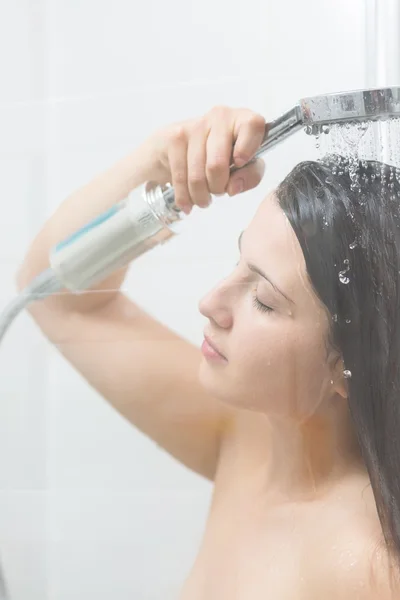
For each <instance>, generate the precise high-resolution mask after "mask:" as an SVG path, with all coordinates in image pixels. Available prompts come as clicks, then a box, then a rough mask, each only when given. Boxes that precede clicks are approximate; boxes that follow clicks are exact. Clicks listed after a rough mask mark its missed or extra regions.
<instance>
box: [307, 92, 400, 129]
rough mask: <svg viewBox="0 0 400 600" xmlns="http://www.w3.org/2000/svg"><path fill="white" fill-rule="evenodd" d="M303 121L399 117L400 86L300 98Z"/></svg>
mask: <svg viewBox="0 0 400 600" xmlns="http://www.w3.org/2000/svg"><path fill="white" fill-rule="evenodd" d="M299 104H300V110H301V115H302V120H303V124H304V125H328V124H330V125H332V124H334V123H343V122H344V121H346V122H355V121H377V120H386V119H390V118H393V117H396V116H397V117H400V87H391V88H382V89H371V90H356V91H353V92H343V93H339V94H326V95H324V96H314V97H312V98H303V99H302V100H300V103H299Z"/></svg>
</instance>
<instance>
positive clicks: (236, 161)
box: [234, 157, 247, 167]
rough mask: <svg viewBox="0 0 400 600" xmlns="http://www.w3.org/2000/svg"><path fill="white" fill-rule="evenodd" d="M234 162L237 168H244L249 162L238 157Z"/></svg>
mask: <svg viewBox="0 0 400 600" xmlns="http://www.w3.org/2000/svg"><path fill="white" fill-rule="evenodd" d="M234 162H235V165H236V166H237V167H243V165H245V164H246V162H247V160H246V159H245V158H240V157H238V158H235V159H234Z"/></svg>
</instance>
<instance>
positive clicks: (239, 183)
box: [231, 179, 244, 196]
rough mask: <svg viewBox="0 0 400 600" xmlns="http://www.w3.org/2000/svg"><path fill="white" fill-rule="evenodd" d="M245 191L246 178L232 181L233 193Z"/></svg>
mask: <svg viewBox="0 0 400 600" xmlns="http://www.w3.org/2000/svg"><path fill="white" fill-rule="evenodd" d="M243 191H244V179H236V181H234V182H233V183H232V187H231V195H232V196H235V195H236V194H241V193H242V192H243Z"/></svg>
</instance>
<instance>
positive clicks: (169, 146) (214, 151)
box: [150, 107, 266, 214]
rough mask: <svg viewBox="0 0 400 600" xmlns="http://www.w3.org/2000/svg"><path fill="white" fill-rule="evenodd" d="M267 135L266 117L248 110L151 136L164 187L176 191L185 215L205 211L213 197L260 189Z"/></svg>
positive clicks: (223, 112)
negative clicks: (261, 151) (262, 151)
mask: <svg viewBox="0 0 400 600" xmlns="http://www.w3.org/2000/svg"><path fill="white" fill-rule="evenodd" d="M265 132H266V123H265V119H264V118H263V117H262V116H261V115H259V114H256V113H254V112H252V111H250V110H246V109H232V108H227V107H216V108H213V109H212V110H210V111H209V112H208V113H207V114H206V115H204V116H203V117H201V118H199V119H191V120H188V121H183V122H181V123H176V124H174V125H171V126H169V127H167V128H165V129H162V130H161V131H158V132H156V133H155V134H153V135H152V137H151V138H150V140H151V144H150V147H151V149H152V153H153V160H155V161H156V162H157V166H156V168H155V172H156V174H157V179H158V181H159V182H160V183H165V182H169V183H171V184H172V186H173V187H174V191H175V203H176V205H177V206H178V207H179V208H181V209H182V210H183V211H184V212H185V213H186V214H189V213H190V212H191V210H192V208H193V206H194V205H197V206H199V207H201V208H205V207H207V206H208V205H209V204H210V202H211V194H214V195H221V194H225V193H227V194H229V195H230V196H234V195H235V194H239V193H241V192H244V191H247V190H250V189H252V188H254V187H256V186H257V185H258V184H259V183H260V181H261V179H262V177H263V175H264V169H265V165H264V161H263V160H261V159H257V160H255V161H254V162H252V163H251V164H249V165H247V166H246V167H244V168H243V169H240V170H239V171H236V172H234V173H232V174H230V169H229V167H230V165H231V164H233V163H234V164H235V165H236V166H237V167H242V166H243V165H245V164H246V163H248V162H249V161H250V160H251V159H252V158H253V157H254V155H255V153H256V151H257V150H258V148H259V147H260V145H261V142H262V140H263V138H264V135H265Z"/></svg>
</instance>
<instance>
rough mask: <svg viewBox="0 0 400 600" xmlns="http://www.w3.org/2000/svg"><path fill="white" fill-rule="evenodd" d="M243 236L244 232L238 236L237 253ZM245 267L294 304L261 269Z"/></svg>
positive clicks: (251, 266) (251, 265)
mask: <svg viewBox="0 0 400 600" xmlns="http://www.w3.org/2000/svg"><path fill="white" fill-rule="evenodd" d="M243 234H244V231H242V233H241V234H240V235H239V238H238V247H239V251H240V252H241V251H242V236H243ZM247 266H248V267H249V269H250V271H253V272H254V273H257V274H258V275H261V277H263V278H264V279H265V280H266V281H268V283H270V284H271V285H272V287H273V288H274V290H275V291H277V292H278V293H279V294H281V295H282V296H283V297H284V298H286V300H288V301H289V302H291V303H292V304H294V302H293V300H291V299H290V298H289V297H288V296H286V294H284V293H283V292H282V290H280V289H279V288H278V286H276V285H275V284H274V282H273V281H271V280H270V278H269V277H267V275H266V274H265V273H264V272H263V271H261V269H259V268H258V267H256V266H255V265H253V264H249V263H247Z"/></svg>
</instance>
